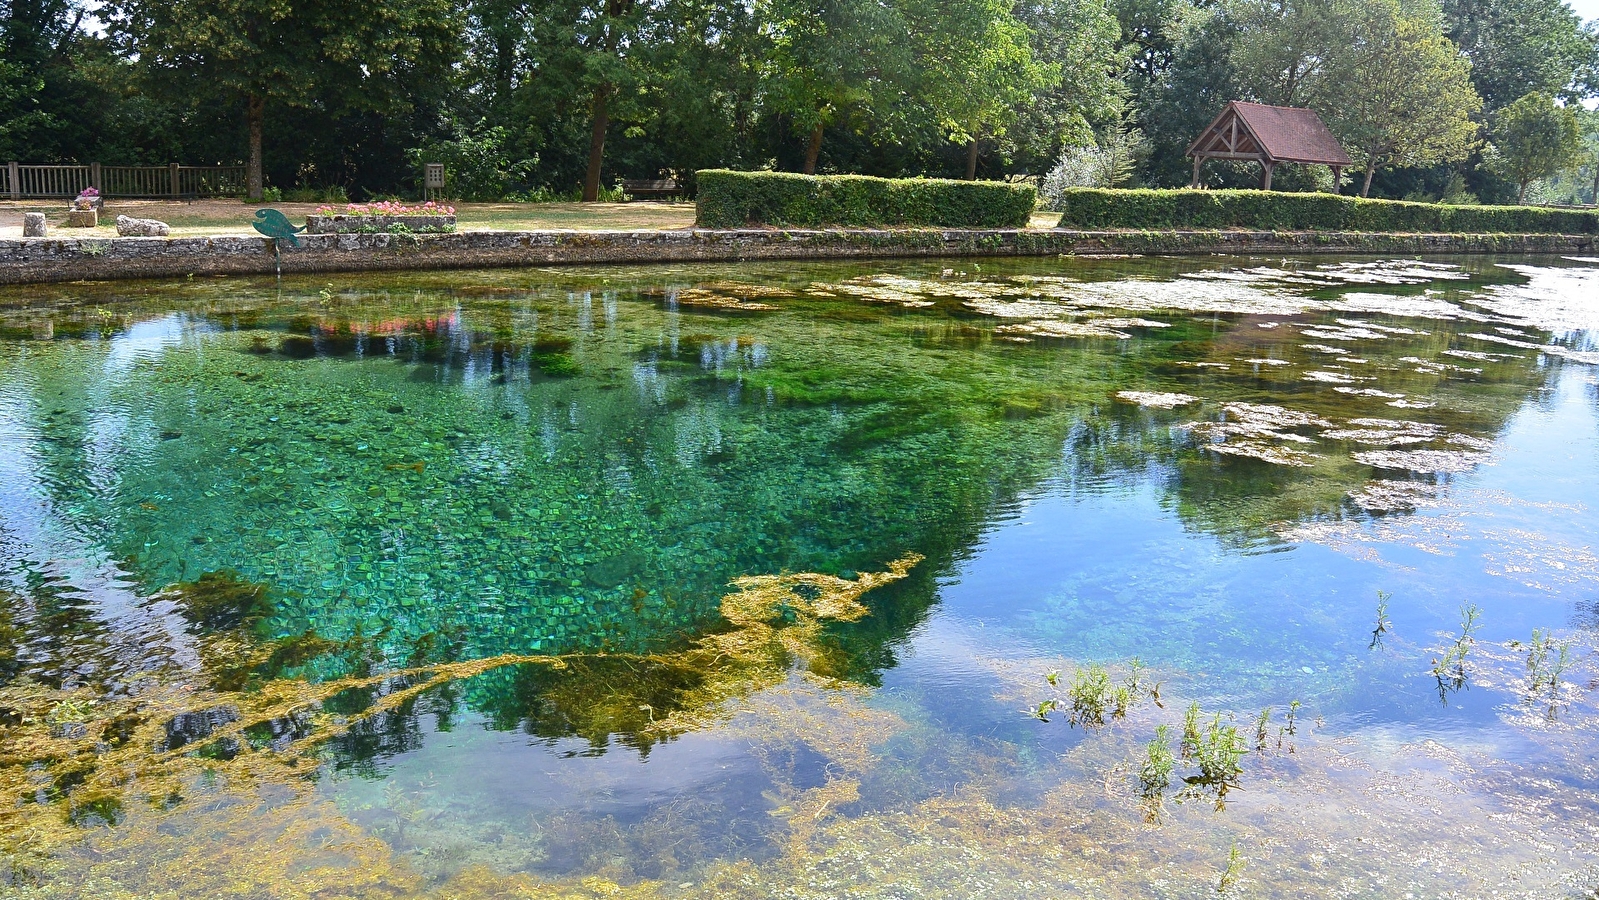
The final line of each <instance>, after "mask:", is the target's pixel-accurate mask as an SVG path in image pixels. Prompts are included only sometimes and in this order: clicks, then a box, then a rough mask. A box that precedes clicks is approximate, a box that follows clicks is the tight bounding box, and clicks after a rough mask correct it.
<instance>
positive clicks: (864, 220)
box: [696, 169, 1037, 228]
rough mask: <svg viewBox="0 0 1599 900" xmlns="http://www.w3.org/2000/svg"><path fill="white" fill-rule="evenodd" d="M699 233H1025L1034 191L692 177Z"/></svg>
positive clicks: (911, 182)
mask: <svg viewBox="0 0 1599 900" xmlns="http://www.w3.org/2000/svg"><path fill="white" fill-rule="evenodd" d="M698 178H699V195H698V199H697V201H696V221H697V222H698V224H699V226H700V227H701V228H738V227H741V226H744V225H791V226H802V227H808V226H816V225H848V226H855V227H876V226H884V225H934V226H941V227H946V228H1024V227H1026V226H1027V220H1028V217H1029V216H1031V215H1032V212H1033V203H1034V201H1035V199H1036V196H1037V194H1036V192H1035V191H1034V189H1033V188H1032V186H1030V185H1020V184H1007V183H1005V182H999V181H945V180H942V179H934V178H895V179H890V178H871V177H868V176H865V175H820V176H817V175H795V174H792V173H789V172H732V171H728V170H725V169H707V170H704V171H701V172H699V173H698Z"/></svg>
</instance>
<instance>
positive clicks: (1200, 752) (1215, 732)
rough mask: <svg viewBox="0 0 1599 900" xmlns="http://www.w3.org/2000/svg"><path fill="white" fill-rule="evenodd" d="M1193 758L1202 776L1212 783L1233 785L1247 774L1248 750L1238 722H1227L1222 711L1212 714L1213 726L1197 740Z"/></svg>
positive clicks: (1211, 721) (1211, 724)
mask: <svg viewBox="0 0 1599 900" xmlns="http://www.w3.org/2000/svg"><path fill="white" fill-rule="evenodd" d="M1192 752H1193V760H1194V762H1195V763H1197V764H1198V766H1199V777H1200V778H1201V779H1202V780H1203V781H1205V782H1208V783H1210V784H1231V783H1233V782H1235V781H1237V780H1238V776H1240V775H1242V774H1244V767H1243V764H1242V763H1243V759H1244V754H1245V753H1248V752H1249V750H1248V748H1247V747H1246V746H1245V745H1244V740H1243V738H1242V737H1240V736H1239V734H1238V728H1237V726H1234V725H1223V724H1222V721H1221V713H1217V714H1216V715H1214V716H1212V717H1211V720H1210V725H1209V726H1208V727H1206V728H1205V731H1204V733H1203V734H1202V735H1200V737H1199V739H1198V740H1197V741H1195V742H1194V746H1193V751H1192Z"/></svg>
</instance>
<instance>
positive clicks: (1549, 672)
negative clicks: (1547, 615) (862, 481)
mask: <svg viewBox="0 0 1599 900" xmlns="http://www.w3.org/2000/svg"><path fill="white" fill-rule="evenodd" d="M1551 653H1552V654H1553V658H1551ZM1571 661H1572V660H1571V641H1569V640H1567V641H1557V640H1555V638H1554V636H1553V635H1552V634H1551V633H1550V632H1549V631H1548V630H1546V629H1541V628H1534V629H1533V630H1532V643H1530V644H1528V646H1527V693H1528V694H1529V695H1532V694H1537V693H1538V692H1539V691H1541V690H1544V689H1547V690H1548V692H1549V696H1550V697H1551V698H1553V697H1554V696H1555V695H1556V694H1558V693H1559V691H1560V676H1561V675H1563V674H1564V673H1565V671H1566V669H1568V668H1570V667H1571Z"/></svg>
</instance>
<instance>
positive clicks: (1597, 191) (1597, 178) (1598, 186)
mask: <svg viewBox="0 0 1599 900" xmlns="http://www.w3.org/2000/svg"><path fill="white" fill-rule="evenodd" d="M1588 202H1589V203H1593V204H1595V205H1599V159H1595V160H1594V161H1593V196H1592V197H1590V198H1589V199H1588Z"/></svg>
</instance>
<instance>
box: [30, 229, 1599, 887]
mask: <svg viewBox="0 0 1599 900" xmlns="http://www.w3.org/2000/svg"><path fill="white" fill-rule="evenodd" d="M1596 287H1599V269H1596V268H1595V267H1594V266H1593V264H1592V262H1591V261H1584V260H1560V259H1516V260H1494V259H1483V258H1478V259H1471V260H1459V261H1431V262H1426V263H1423V262H1417V261H1413V260H1392V259H1382V260H1373V259H1351V260H1329V259H1325V258H1318V259H1315V260H1310V261H1295V260H1280V259H1272V260H1245V259H1225V258H1219V259H1215V260H1192V259H1184V260H1159V259H1132V260H1059V261H1038V260H1032V261H998V262H996V261H986V260H962V261H960V262H958V263H955V264H953V265H951V266H944V265H939V264H930V263H924V262H907V263H895V264H893V265H892V266H890V267H889V268H888V269H887V270H885V268H884V267H883V264H881V263H878V264H870V265H867V264H853V265H847V266H838V265H768V266H737V267H735V266H717V267H699V268H684V269H637V270H632V269H624V268H609V269H598V270H595V271H593V272H580V271H573V270H559V271H557V270H551V271H517V272H473V273H469V274H461V273H449V274H445V275H407V276H381V277H351V278H346V279H339V280H337V281H334V282H325V281H321V280H317V281H307V280H300V281H295V280H290V281H285V282H283V283H282V284H281V285H280V284H277V283H273V282H241V281H229V280H203V279H202V280H195V281H186V282H181V283H171V284H153V283H152V284H148V285H137V284H120V285H112V286H98V285H73V286H54V287H51V288H48V289H43V290H31V291H27V292H21V291H9V292H3V293H0V591H3V592H4V593H3V595H0V601H3V602H0V607H3V608H0V680H3V682H4V684H3V685H0V789H3V792H4V793H5V794H6V795H8V796H10V797H12V798H14V800H15V802H14V805H9V806H5V807H3V808H0V838H3V840H4V852H5V854H6V858H7V866H6V867H5V871H4V872H3V873H0V893H5V894H7V895H15V896H18V897H25V898H29V900H32V898H35V897H39V898H42V897H72V896H82V897H126V898H135V897H137V898H145V897H162V898H165V897H184V896H195V895H205V896H213V895H214V896H233V897H285V898H287V897H307V898H310V897H318V898H320V897H392V898H398V897H439V898H456V897H461V898H470V897H639V898H653V897H769V896H792V897H817V898H821V897H911V896H945V897H980V896H994V897H1010V896H1019V895H1035V896H1103V897H1123V896H1148V897H1190V896H1215V895H1216V894H1217V892H1218V890H1220V891H1222V892H1224V893H1226V894H1228V895H1231V896H1282V895H1305V896H1339V897H1344V896H1348V897H1366V896H1370V897H1388V896H1404V895H1405V894H1407V893H1410V894H1413V895H1415V896H1418V897H1419V896H1459V897H1477V896H1487V895H1492V894H1495V893H1497V894H1498V895H1500V896H1540V897H1542V896H1568V895H1569V896H1582V895H1583V892H1584V891H1588V892H1591V891H1592V890H1594V889H1595V887H1596V886H1599V868H1596V866H1599V860H1595V859H1593V857H1592V850H1591V848H1592V847H1594V846H1595V843H1594V837H1595V834H1594V832H1595V829H1596V828H1599V809H1596V808H1595V804H1594V802H1593V799H1592V792H1593V790H1594V788H1595V787H1599V775H1596V774H1595V772H1594V770H1593V768H1592V765H1591V759H1592V757H1593V755H1594V751H1595V750H1596V749H1599V729H1596V725H1599V716H1596V714H1595V713H1596V709H1595V705H1594V694H1593V687H1592V686H1593V685H1594V683H1595V680H1596V678H1599V671H1596V670H1595V667H1594V665H1593V661H1592V658H1591V652H1592V646H1593V641H1594V634H1593V629H1594V628H1595V626H1596V625H1599V609H1596V608H1595V607H1594V605H1593V601H1592V597H1593V596H1594V589H1595V587H1596V586H1599V557H1595V555H1594V553H1593V551H1592V548H1591V535H1592V534H1593V533H1599V513H1596V509H1599V376H1596V372H1599V367H1596V366H1595V363H1596V362H1599V356H1596V355H1595V354H1596V350H1595V341H1594V337H1593V336H1594V335H1595V334H1599V301H1596V300H1595V299H1594V298H1595V297H1599V290H1596ZM762 573H765V574H762ZM796 573H798V574H796ZM729 585H732V588H733V589H732V590H731V592H730V591H729ZM1135 658H1136V659H1138V660H1140V662H1133V660H1134V659H1135Z"/></svg>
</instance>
